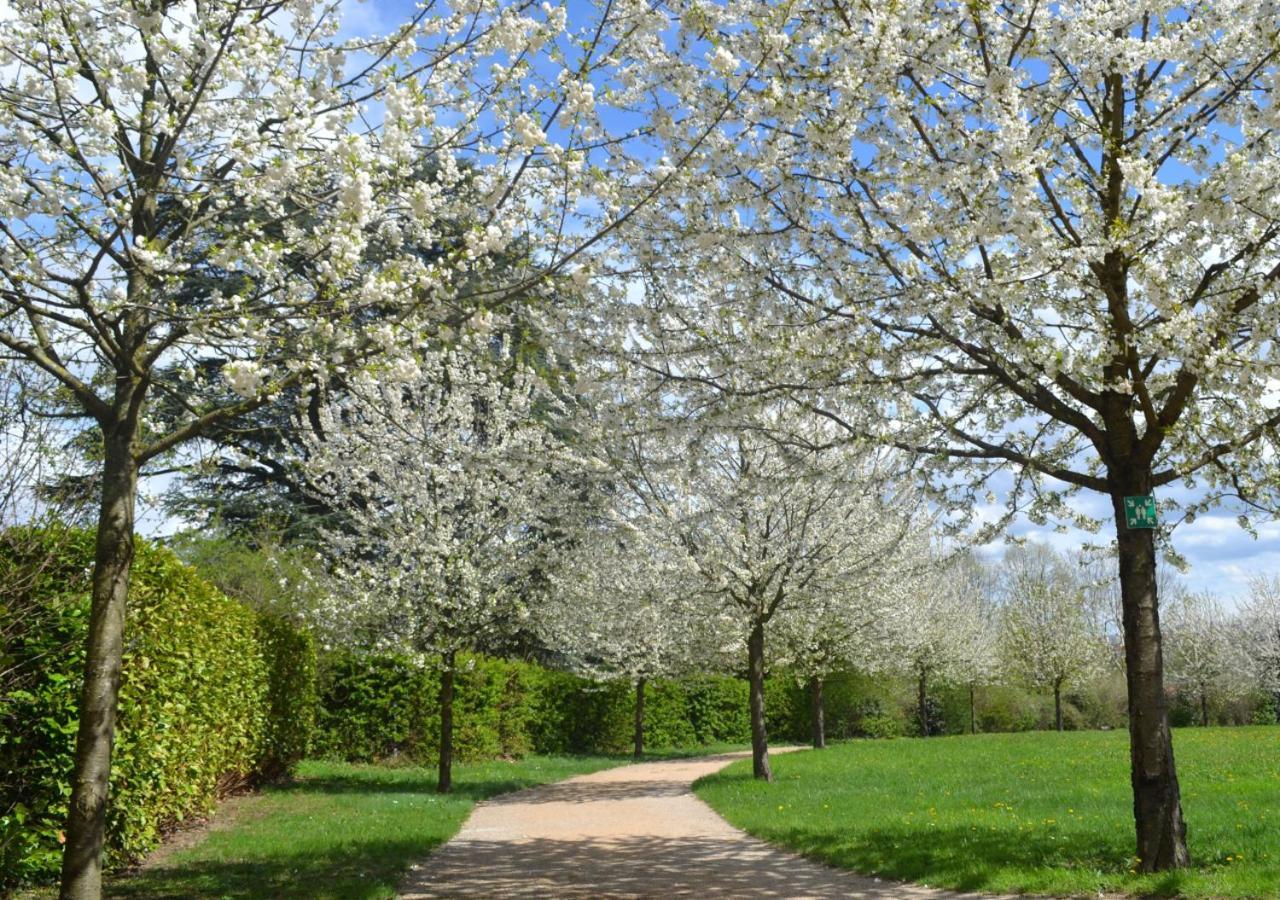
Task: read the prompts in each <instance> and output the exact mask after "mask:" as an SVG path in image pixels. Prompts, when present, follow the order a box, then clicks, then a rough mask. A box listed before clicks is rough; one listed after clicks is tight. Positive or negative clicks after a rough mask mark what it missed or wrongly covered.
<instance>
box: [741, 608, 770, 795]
mask: <svg viewBox="0 0 1280 900" xmlns="http://www.w3.org/2000/svg"><path fill="white" fill-rule="evenodd" d="M747 678H748V681H749V682H750V686H751V769H752V772H753V774H754V775H755V777H756V778H763V779H764V780H765V781H773V769H771V768H770V767H769V733H768V731H767V730H766V729H765V723H764V623H762V622H757V623H756V624H755V627H754V628H752V629H751V636H750V637H748V638H747Z"/></svg>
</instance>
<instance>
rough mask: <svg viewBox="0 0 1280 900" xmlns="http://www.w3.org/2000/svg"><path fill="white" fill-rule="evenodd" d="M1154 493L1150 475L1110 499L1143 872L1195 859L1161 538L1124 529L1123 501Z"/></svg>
mask: <svg viewBox="0 0 1280 900" xmlns="http://www.w3.org/2000/svg"><path fill="white" fill-rule="evenodd" d="M1149 490H1150V480H1149V478H1146V479H1138V480H1137V481H1136V483H1131V484H1128V485H1122V488H1121V489H1120V490H1116V491H1114V492H1113V494H1112V497H1111V501H1112V505H1113V507H1114V512H1115V517H1116V536H1117V544H1118V550H1119V563H1120V596H1121V601H1122V603H1123V607H1124V658H1125V679H1126V681H1127V685H1128V692H1129V761H1130V767H1131V769H1130V771H1131V780H1132V784H1133V818H1134V828H1135V831H1136V833H1137V839H1138V847H1137V857H1138V860H1139V862H1138V869H1139V870H1140V871H1143V872H1157V871H1163V870H1166V869H1177V868H1182V867H1185V866H1187V865H1189V864H1190V857H1189V855H1188V853H1187V826H1186V823H1185V822H1184V821H1183V818H1182V799H1181V794H1180V791H1179V789H1178V776H1177V771H1176V768H1175V765H1174V759H1173V739H1172V735H1171V733H1170V730H1169V711H1168V708H1167V706H1166V702H1165V694H1164V658H1163V654H1162V648H1161V639H1160V613H1159V609H1158V606H1157V598H1156V549H1155V535H1154V533H1153V532H1152V531H1151V530H1150V529H1130V528H1129V527H1128V526H1126V525H1125V512H1124V497H1125V496H1126V495H1139V494H1146V493H1148V492H1149Z"/></svg>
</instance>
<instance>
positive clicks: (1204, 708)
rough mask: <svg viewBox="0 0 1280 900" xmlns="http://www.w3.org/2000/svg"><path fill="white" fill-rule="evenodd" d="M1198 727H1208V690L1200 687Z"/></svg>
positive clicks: (1202, 686)
mask: <svg viewBox="0 0 1280 900" xmlns="http://www.w3.org/2000/svg"><path fill="white" fill-rule="evenodd" d="M1200 727H1201V728H1208V727H1209V690H1208V688H1206V687H1205V686H1204V685H1203V684H1202V685H1200Z"/></svg>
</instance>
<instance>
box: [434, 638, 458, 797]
mask: <svg viewBox="0 0 1280 900" xmlns="http://www.w3.org/2000/svg"><path fill="white" fill-rule="evenodd" d="M455 661H456V654H455V653H454V651H452V650H450V651H449V652H448V653H446V654H445V655H444V671H443V672H441V673H440V774H439V777H438V778H437V779H436V793H438V794H447V793H449V791H451V790H453V668H454V663H455Z"/></svg>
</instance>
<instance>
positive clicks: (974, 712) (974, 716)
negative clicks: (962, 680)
mask: <svg viewBox="0 0 1280 900" xmlns="http://www.w3.org/2000/svg"><path fill="white" fill-rule="evenodd" d="M969 733H970V734H977V733H978V689H977V688H976V687H975V686H974V684H973V682H970V683H969Z"/></svg>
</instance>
